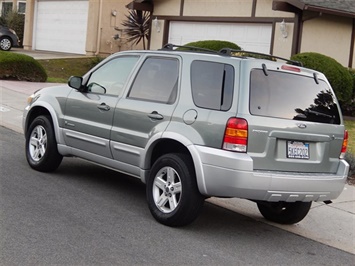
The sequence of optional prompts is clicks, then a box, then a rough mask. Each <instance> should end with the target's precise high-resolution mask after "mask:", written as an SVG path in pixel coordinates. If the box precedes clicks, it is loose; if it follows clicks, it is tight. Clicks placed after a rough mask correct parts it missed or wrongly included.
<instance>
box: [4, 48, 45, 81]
mask: <svg viewBox="0 0 355 266" xmlns="http://www.w3.org/2000/svg"><path fill="white" fill-rule="evenodd" d="M0 79H10V80H24V81H37V82H44V81H46V80H47V73H46V71H45V70H44V68H43V67H42V66H41V65H40V64H39V63H38V62H37V61H36V60H35V59H34V58H33V57H31V56H28V55H24V54H16V53H11V52H5V51H0Z"/></svg>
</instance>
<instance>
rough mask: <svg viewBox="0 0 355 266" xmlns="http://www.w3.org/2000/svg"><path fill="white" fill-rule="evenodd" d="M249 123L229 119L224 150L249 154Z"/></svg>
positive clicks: (233, 118)
mask: <svg viewBox="0 0 355 266" xmlns="http://www.w3.org/2000/svg"><path fill="white" fill-rule="evenodd" d="M247 147H248V122H247V121H246V120H245V119H242V118H236V117H232V118H229V120H228V122H227V126H226V131H225V133H224V139H223V149H224V150H228V151H235V152H247Z"/></svg>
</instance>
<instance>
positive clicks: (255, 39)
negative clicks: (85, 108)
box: [169, 21, 272, 53]
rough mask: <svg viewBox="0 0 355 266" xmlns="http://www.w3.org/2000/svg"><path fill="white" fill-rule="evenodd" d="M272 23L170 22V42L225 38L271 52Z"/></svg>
mask: <svg viewBox="0 0 355 266" xmlns="http://www.w3.org/2000/svg"><path fill="white" fill-rule="evenodd" d="M271 33H272V26H271V24H254V23H215V22H211V23H205V22H178V21H172V22H170V30H169V42H170V43H173V44H186V43H189V42H194V41H200V40H224V41H230V42H233V43H236V44H238V45H239V46H240V47H242V48H243V50H246V51H254V52H260V53H270V44H271Z"/></svg>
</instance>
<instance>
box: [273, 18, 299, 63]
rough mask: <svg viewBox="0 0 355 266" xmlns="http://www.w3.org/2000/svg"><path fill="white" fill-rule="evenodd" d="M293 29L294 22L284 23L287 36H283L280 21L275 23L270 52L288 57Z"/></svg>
mask: <svg viewBox="0 0 355 266" xmlns="http://www.w3.org/2000/svg"><path fill="white" fill-rule="evenodd" d="M293 30H294V24H293V23H286V31H287V37H286V38H285V37H284V36H283V35H282V33H281V30H280V23H276V25H275V34H274V49H273V53H272V54H274V55H276V56H281V57H285V58H289V57H290V55H291V50H292V41H293Z"/></svg>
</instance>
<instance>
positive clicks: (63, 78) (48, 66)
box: [37, 57, 102, 83]
mask: <svg viewBox="0 0 355 266" xmlns="http://www.w3.org/2000/svg"><path fill="white" fill-rule="evenodd" d="M101 60H102V58H100V57H85V58H66V59H50V60H37V61H38V62H39V63H40V64H41V65H42V66H43V67H44V69H45V70H46V72H47V75H48V79H47V82H58V83H65V82H67V81H68V79H69V78H70V76H83V75H84V74H85V73H86V72H88V70H90V69H91V68H92V67H94V66H95V65H96V64H97V63H99V62H100V61H101Z"/></svg>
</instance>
